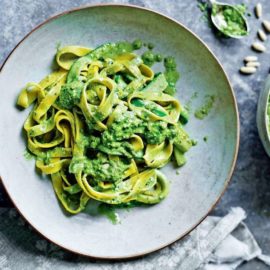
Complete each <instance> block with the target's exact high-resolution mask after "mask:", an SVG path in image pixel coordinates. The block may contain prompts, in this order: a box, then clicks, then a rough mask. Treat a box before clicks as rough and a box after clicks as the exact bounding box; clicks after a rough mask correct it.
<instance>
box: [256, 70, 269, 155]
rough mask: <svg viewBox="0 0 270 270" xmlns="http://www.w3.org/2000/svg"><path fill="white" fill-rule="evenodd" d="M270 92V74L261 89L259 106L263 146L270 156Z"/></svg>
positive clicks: (258, 126) (259, 122) (259, 123)
mask: <svg viewBox="0 0 270 270" xmlns="http://www.w3.org/2000/svg"><path fill="white" fill-rule="evenodd" d="M269 92H270V75H268V77H267V78H266V80H265V84H264V86H263V89H262V90H261V93H260V97H259V101H258V107H257V128H258V132H259V136H260V139H261V141H262V144H263V147H264V149H265V151H266V153H267V155H268V156H269V157H270V134H269V129H268V123H269V116H268V115H267V107H268V100H269Z"/></svg>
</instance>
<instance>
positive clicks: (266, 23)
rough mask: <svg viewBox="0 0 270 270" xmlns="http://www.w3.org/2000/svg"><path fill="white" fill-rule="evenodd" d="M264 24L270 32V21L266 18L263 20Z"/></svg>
mask: <svg viewBox="0 0 270 270" xmlns="http://www.w3.org/2000/svg"><path fill="white" fill-rule="evenodd" d="M262 25H263V27H264V29H265V30H266V31H267V32H268V33H270V22H269V21H267V20H264V21H263V22H262Z"/></svg>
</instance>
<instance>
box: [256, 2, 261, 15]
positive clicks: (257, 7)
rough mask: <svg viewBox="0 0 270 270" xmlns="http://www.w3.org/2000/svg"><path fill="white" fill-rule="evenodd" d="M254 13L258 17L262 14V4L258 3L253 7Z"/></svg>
mask: <svg viewBox="0 0 270 270" xmlns="http://www.w3.org/2000/svg"><path fill="white" fill-rule="evenodd" d="M255 15H256V17H257V18H258V19H259V18H260V17H261V16H262V4H261V3H258V4H257V5H256V7H255Z"/></svg>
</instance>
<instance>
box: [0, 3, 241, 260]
mask: <svg viewBox="0 0 270 270" xmlns="http://www.w3.org/2000/svg"><path fill="white" fill-rule="evenodd" d="M136 38H141V39H142V40H145V41H151V42H153V43H154V44H156V50H157V51H159V52H161V53H162V54H165V55H167V54H171V55H174V56H175V57H176V61H177V63H178V66H179V71H180V73H181V79H180V81H179V84H178V92H177V98H179V99H180V100H181V101H182V103H183V104H185V103H186V102H187V101H188V100H189V99H190V97H191V95H192V93H193V92H194V91H196V92H197V93H198V97H197V99H195V100H194V104H193V105H194V107H196V106H198V105H200V104H202V103H203V101H204V97H205V95H215V96H216V102H215V104H214V108H213V110H212V111H211V113H210V114H209V116H208V117H207V118H206V119H205V120H203V121H200V120H197V119H195V118H193V117H191V119H190V123H189V124H188V125H187V127H186V129H187V130H188V132H189V133H190V134H191V136H192V137H193V138H195V139H198V141H199V143H198V145H197V146H196V147H193V148H192V150H190V151H189V152H188V154H187V159H188V162H187V164H186V165H185V166H184V167H183V168H181V169H180V175H177V174H176V170H175V169H174V168H173V166H172V165H168V166H167V167H166V168H165V169H164V170H163V172H164V173H165V174H166V175H167V176H168V178H169V179H170V181H171V190H170V193H169V196H168V197H167V198H166V199H165V200H164V201H163V202H162V203H160V204H158V205H155V206H152V207H145V208H136V209H134V210H132V211H129V212H128V211H125V210H123V211H119V215H120V217H121V221H122V222H121V224H119V225H112V224H111V223H110V222H109V221H108V220H107V219H106V218H104V217H102V216H101V217H100V216H96V217H93V216H89V215H88V214H85V213H82V214H79V215H76V216H71V217H68V216H66V215H65V214H64V212H63V211H62V210H61V207H60V206H59V204H58V202H57V199H56V197H55V195H54V193H53V190H52V187H51V183H50V180H49V178H47V177H40V176H38V174H37V173H36V172H35V168H34V161H27V160H25V158H24V156H23V152H24V149H25V141H24V138H23V136H22V126H23V122H24V120H25V118H26V116H27V114H28V112H27V111H23V112H22V111H19V110H18V109H17V108H16V107H15V102H16V98H17V95H18V93H19V92H20V90H21V89H22V87H23V86H24V85H25V84H26V83H27V82H29V81H39V80H40V79H41V78H43V77H44V76H45V75H46V74H48V73H49V72H50V71H51V65H52V59H53V55H54V54H55V49H56V44H57V43H59V42H61V44H62V45H67V44H80V45H84V46H90V47H96V46H97V45H99V44H102V43H105V42H108V41H119V40H123V39H125V40H129V41H132V40H134V39H136ZM157 69H158V67H157ZM0 88H1V99H0V100H1V101H0V102H1V105H0V149H1V151H0V160H1V163H0V172H1V176H2V181H3V184H4V186H5V188H6V190H7V192H8V194H9V196H10V198H11V199H12V201H13V202H14V204H15V206H16V207H17V208H18V210H19V211H20V213H21V214H22V215H23V216H24V217H25V219H26V220H28V221H29V223H30V224H31V225H32V226H33V227H34V228H35V229H36V230H37V231H39V232H40V233H41V234H42V235H44V236H45V237H46V238H48V239H49V240H51V241H52V242H54V243H56V244H57V245H59V246H62V247H64V248H66V249H68V250H70V251H73V252H77V253H80V254H84V255H87V256H93V257H98V258H111V259H116V258H130V257H136V256H140V255H143V254H147V253H150V252H152V251H155V250H158V249H160V248H162V247H165V246H167V245H169V244H171V243H173V242H174V241H176V240H178V239H180V238H181V237H183V236H184V235H186V234H187V233H188V232H190V231H191V230H192V229H194V228H195V227H196V226H197V225H198V224H199V223H200V222H201V221H202V220H203V219H204V218H205V217H206V216H207V214H208V213H209V212H210V210H211V209H212V208H213V207H214V206H215V204H216V203H217V201H218V200H219V198H220V197H221V195H222V193H223V192H224V190H225V188H226V186H227V185H228V182H229V180H230V177H231V175H232V172H233V168H234V165H235V160H236V156H237V150H238V140H239V123H238V113H237V106H236V102H235V97H234V95H233V91H232V89H231V86H230V84H229V81H228V79H227V77H226V75H225V73H224V70H223V69H222V67H221V65H220V64H219V62H218V61H217V59H216V58H215V56H214V55H213V54H212V53H211V51H210V50H209V49H208V48H207V47H206V45H205V44H204V43H203V42H202V41H201V40H200V39H199V38H198V37H196V36H195V35H194V34H193V33H192V32H191V31H189V30H188V29H187V28H186V27H184V26H183V25H181V24H179V23H178V22H176V21H174V20H172V19H170V18H167V17H165V16H163V15H161V14H158V13H155V12H153V11H150V10H147V9H143V8H138V7H132V6H120V5H101V6H93V7H86V8H82V9H78V10H74V11H69V12H66V13H64V14H61V15H60V16H56V17H54V18H52V19H50V20H48V21H47V22H45V23H43V24H42V25H40V26H39V27H37V28H36V29H35V30H34V31H33V32H32V33H30V34H29V35H28V36H27V37H26V38H25V39H24V40H23V41H22V42H21V43H20V44H19V45H18V46H17V47H16V49H15V50H14V51H13V52H12V54H11V55H10V56H9V57H8V59H7V61H6V63H5V64H4V66H3V67H2V70H1V74H0ZM204 136H208V142H207V143H206V142H204V141H203V139H202V138H203V137H204Z"/></svg>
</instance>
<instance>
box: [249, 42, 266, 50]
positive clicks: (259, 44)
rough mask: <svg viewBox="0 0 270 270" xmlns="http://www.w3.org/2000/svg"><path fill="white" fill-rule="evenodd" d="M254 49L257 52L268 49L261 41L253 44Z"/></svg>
mask: <svg viewBox="0 0 270 270" xmlns="http://www.w3.org/2000/svg"><path fill="white" fill-rule="evenodd" d="M252 49H253V50H255V51H257V52H264V51H265V50H266V48H265V46H264V45H263V44H262V43H260V42H254V43H253V44H252Z"/></svg>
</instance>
